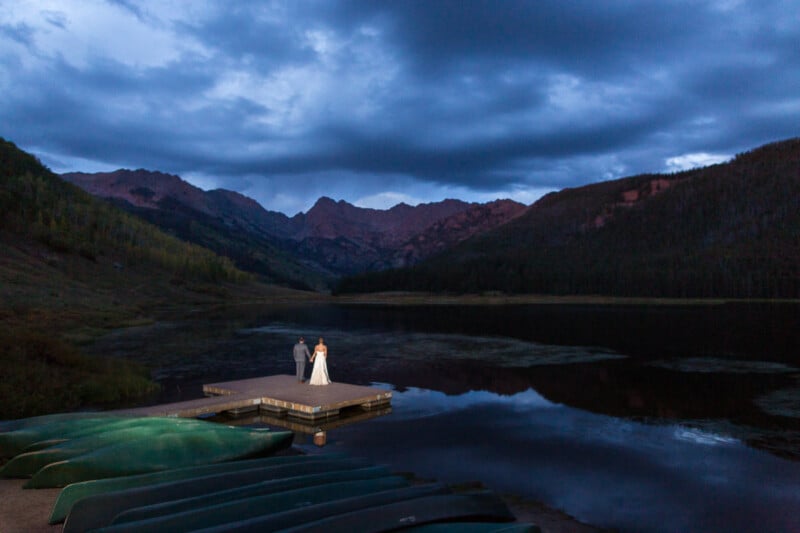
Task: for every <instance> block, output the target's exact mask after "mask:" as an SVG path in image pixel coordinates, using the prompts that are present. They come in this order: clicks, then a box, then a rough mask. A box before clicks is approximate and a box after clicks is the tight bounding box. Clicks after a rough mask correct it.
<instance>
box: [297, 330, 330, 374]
mask: <svg viewBox="0 0 800 533" xmlns="http://www.w3.org/2000/svg"><path fill="white" fill-rule="evenodd" d="M293 354H294V362H295V366H296V368H297V381H298V382H299V383H302V382H303V379H304V377H305V373H306V360H309V361H311V362H312V363H314V368H312V369H311V379H309V380H308V384H309V385H330V382H331V380H330V378H329V377H328V347H327V346H325V341H324V340H323V339H322V337H320V338H319V343H317V345H316V346H314V355H311V354H309V353H308V346H306V340H305V339H304V338H303V337H300V338H299V339H298V340H297V344H295V345H294V350H293Z"/></svg>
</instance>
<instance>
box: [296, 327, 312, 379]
mask: <svg viewBox="0 0 800 533" xmlns="http://www.w3.org/2000/svg"><path fill="white" fill-rule="evenodd" d="M293 354H294V364H295V367H296V374H297V382H298V383H302V382H303V376H304V375H305V373H306V361H307V360H308V359H310V358H311V354H310V353H308V346H306V340H305V339H304V338H303V337H300V338H299V339H298V340H297V344H295V345H294V350H293Z"/></svg>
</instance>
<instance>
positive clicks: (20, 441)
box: [0, 416, 211, 457]
mask: <svg viewBox="0 0 800 533" xmlns="http://www.w3.org/2000/svg"><path fill="white" fill-rule="evenodd" d="M202 424H205V425H206V426H208V425H211V424H210V423H209V422H203V421H202V420H196V419H192V418H166V417H127V416H126V417H111V416H104V417H94V418H80V419H77V420H60V421H55V422H51V423H45V424H39V425H35V426H30V427H26V428H23V429H18V430H16V431H10V432H8V433H0V457H13V456H15V455H18V454H20V453H25V452H28V451H35V450H39V449H43V448H46V447H47V446H48V445H55V444H59V443H60V442H62V441H64V440H70V439H77V438H82V437H87V436H91V435H97V434H100V433H104V432H107V431H113V430H117V429H124V428H130V427H142V426H162V427H164V428H171V427H177V426H184V425H190V426H197V427H205V426H202Z"/></svg>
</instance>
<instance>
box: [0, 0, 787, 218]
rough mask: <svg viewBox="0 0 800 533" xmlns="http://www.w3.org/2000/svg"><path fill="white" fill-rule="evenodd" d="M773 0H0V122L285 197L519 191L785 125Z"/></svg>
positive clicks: (35, 145) (399, 197)
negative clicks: (246, 0)
mask: <svg viewBox="0 0 800 533" xmlns="http://www.w3.org/2000/svg"><path fill="white" fill-rule="evenodd" d="M796 7H797V6H796V4H795V3H794V2H790V1H788V0H787V1H769V0H766V1H765V0H753V1H747V0H741V1H736V0H717V1H714V0H708V1H698V2H683V1H679V0H671V1H667V0H652V1H648V2H628V1H624V0H617V1H610V0H609V1H604V2H596V1H589V0H586V1H580V0H579V1H575V2H567V3H565V2H559V1H556V0H541V1H537V2H531V1H513V0H506V1H504V2H496V1H489V0H487V1H478V0H466V1H464V0H458V1H449V0H448V1H445V0H418V1H414V0H402V1H397V2H373V1H358V0H353V1H329V0H307V1H304V0H286V1H277V0H276V1H263V2H256V1H253V2H234V3H231V2H222V1H206V2H201V1H192V2H183V1H180V0H174V1H172V2H169V1H167V2H157V3H153V2H144V1H138V0H114V1H106V2H102V1H100V0H86V1H82V2H62V1H57V0H52V1H48V0H38V1H25V0H13V1H12V0H0V90H1V91H2V94H3V96H4V97H3V99H2V100H0V135H1V136H3V137H5V138H7V139H9V140H12V141H14V142H15V143H17V144H18V145H20V146H21V147H22V148H24V149H26V150H29V151H32V152H34V153H35V154H37V155H38V156H39V157H40V158H41V159H42V160H43V161H44V162H45V163H46V164H48V165H49V166H51V168H53V170H56V171H58V172H65V171H73V170H83V171H96V170H113V169H116V168H120V167H128V168H149V169H153V170H161V171H165V172H171V173H176V174H179V175H181V176H182V177H184V178H186V179H188V180H189V181H192V182H193V183H195V184H197V185H198V186H201V187H204V188H215V187H223V188H228V189H233V190H238V191H240V192H243V193H244V194H248V195H250V196H252V197H254V198H256V199H257V200H259V201H260V202H261V203H262V204H263V205H264V206H265V207H266V208H268V209H274V210H281V211H284V212H286V213H288V214H294V213H295V212H297V211H299V210H306V209H308V207H310V205H311V204H312V203H313V202H314V201H315V200H316V198H318V197H319V196H321V195H327V196H331V197H334V198H336V199H345V200H347V201H350V202H356V203H359V204H360V205H365V206H370V207H388V206H390V205H392V204H394V203H397V202H399V201H405V202H407V203H416V202H427V201H436V200H441V199H443V198H445V197H458V198H462V199H466V200H475V201H485V200H489V199H493V198H496V197H511V198H516V199H518V200H520V201H523V202H526V203H530V202H532V201H534V200H535V199H536V198H538V197H539V196H540V195H541V194H543V193H545V192H547V191H550V190H554V189H560V188H563V187H567V186H575V185H579V184H582V183H588V182H594V181H600V180H606V179H612V178H616V177H620V176H625V175H631V174H635V173H639V172H660V171H674V170H680V169H684V168H689V167H691V166H697V165H704V164H709V163H715V162H719V161H723V160H725V159H727V158H729V157H730V156H732V155H734V154H735V153H737V152H740V151H743V150H747V149H750V148H754V147H756V146H758V145H760V144H763V143H766V142H770V141H775V140H781V139H784V138H788V137H794V136H797V135H798V134H799V133H800V131H799V130H800V128H799V127H798V124H800V96H799V95H800V93H798V90H797V88H798V87H800V47H798V44H797V43H798V42H800V11H799V10H797V8H796Z"/></svg>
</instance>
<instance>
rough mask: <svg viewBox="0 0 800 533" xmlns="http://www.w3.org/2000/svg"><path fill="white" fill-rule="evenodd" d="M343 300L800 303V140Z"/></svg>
mask: <svg viewBox="0 0 800 533" xmlns="http://www.w3.org/2000/svg"><path fill="white" fill-rule="evenodd" d="M337 290H338V291H340V292H369V291H387V290H412V291H413V290H422V291H449V292H482V291H502V292H506V293H542V294H606V295H636V296H670V297H721V296H724V297H746V298H754V297H763V298H780V297H785V298H798V297H800V139H790V140H787V141H783V142H778V143H773V144H769V145H765V146H763V147H760V148H757V149H755V150H752V151H750V152H747V153H744V154H740V155H738V156H737V157H736V158H734V159H733V160H732V161H730V162H728V163H724V164H719V165H713V166H710V167H705V168H699V169H693V170H689V171H685V172H680V173H675V174H647V175H639V176H633V177H628V178H623V179H619V180H614V181H607V182H602V183H596V184H592V185H587V186H583V187H579V188H574V189H566V190H563V191H560V192H556V193H551V194H548V195H546V196H544V197H543V198H541V199H540V200H539V201H537V202H536V203H535V204H533V205H532V206H531V207H530V208H529V209H528V210H527V211H526V212H525V213H523V214H522V215H521V216H519V217H518V218H516V219H514V220H512V221H511V222H509V223H507V224H505V225H502V226H499V227H497V228H495V229H493V230H491V231H488V232H486V233H483V234H481V235H478V236H476V237H473V238H470V239H468V240H465V241H463V242H462V243H460V244H459V245H457V246H455V247H452V248H450V249H448V250H447V251H445V252H443V253H442V254H439V255H438V256H436V257H434V258H431V259H429V260H427V261H424V262H422V263H420V264H418V265H416V266H415V267H413V268H405V269H397V270H392V271H386V272H381V273H371V274H367V275H363V276H357V277H353V278H349V279H345V280H343V281H342V282H341V283H340V284H339V286H338V288H337Z"/></svg>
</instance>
